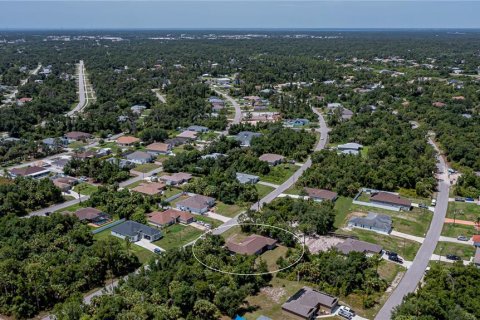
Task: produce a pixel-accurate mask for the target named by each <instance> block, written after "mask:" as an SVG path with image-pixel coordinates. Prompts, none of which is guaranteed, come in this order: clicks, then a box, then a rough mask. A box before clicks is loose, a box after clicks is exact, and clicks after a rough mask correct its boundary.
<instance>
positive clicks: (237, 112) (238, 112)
mask: <svg viewBox="0 0 480 320" xmlns="http://www.w3.org/2000/svg"><path fill="white" fill-rule="evenodd" d="M213 91H215V92H216V93H217V94H218V95H220V96H222V97H224V98H225V99H227V100H228V101H229V102H230V103H231V104H232V105H233V107H234V108H235V117H234V118H233V121H232V122H231V124H239V123H240V121H242V109H241V108H240V105H239V104H238V102H237V101H236V100H235V99H233V98H232V97H231V96H229V95H228V94H226V93H223V92H221V91H220V90H218V89H216V88H213Z"/></svg>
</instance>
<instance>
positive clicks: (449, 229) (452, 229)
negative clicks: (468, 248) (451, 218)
mask: <svg viewBox="0 0 480 320" xmlns="http://www.w3.org/2000/svg"><path fill="white" fill-rule="evenodd" d="M474 234H476V231H475V227H473V226H466V225H462V224H458V223H456V224H453V223H445V224H444V225H443V229H442V236H445V237H452V238H456V237H458V236H467V237H471V236H473V235H474Z"/></svg>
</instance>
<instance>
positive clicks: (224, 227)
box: [212, 108, 329, 235]
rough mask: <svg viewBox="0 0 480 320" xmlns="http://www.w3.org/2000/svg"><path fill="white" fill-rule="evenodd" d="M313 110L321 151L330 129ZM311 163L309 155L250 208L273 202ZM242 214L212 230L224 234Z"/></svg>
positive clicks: (257, 207)
mask: <svg viewBox="0 0 480 320" xmlns="http://www.w3.org/2000/svg"><path fill="white" fill-rule="evenodd" d="M312 110H313V112H314V113H315V114H316V115H317V116H318V122H319V124H320V128H319V129H317V130H316V131H317V132H320V140H319V141H318V142H317V144H316V145H315V148H314V151H320V150H322V149H323V148H325V145H326V144H327V141H328V131H329V129H328V127H327V124H326V122H325V119H324V118H323V115H322V114H321V113H320V112H319V111H318V110H316V109H315V108H312ZM311 165H312V160H311V159H310V157H309V158H308V159H307V161H305V163H304V164H303V165H302V166H301V167H300V168H299V169H298V170H297V171H295V173H294V174H293V175H292V176H291V177H290V178H288V179H287V181H285V182H284V183H282V184H281V185H280V186H278V187H277V188H276V189H275V190H273V191H272V192H270V193H269V194H267V195H266V196H265V197H263V198H262V199H260V200H259V201H258V202H256V203H254V204H253V205H252V206H251V207H250V209H252V210H260V208H261V207H262V205H263V204H265V203H270V202H272V201H273V200H274V199H275V198H277V197H278V196H279V195H281V194H282V193H283V192H285V190H287V189H289V188H290V187H291V186H293V185H294V184H295V183H296V182H297V181H298V179H299V178H300V177H301V176H302V174H303V173H304V172H305V170H307V169H308V168H310V166H311ZM240 214H241V213H240ZM240 214H238V215H236V216H235V217H233V218H232V219H230V220H229V221H227V222H225V223H223V224H222V225H221V226H219V227H218V228H217V229H214V230H213V231H212V233H213V234H215V235H218V234H222V233H224V232H225V231H227V230H228V229H230V228H231V227H233V226H235V225H236V224H237V223H238V217H239V216H240Z"/></svg>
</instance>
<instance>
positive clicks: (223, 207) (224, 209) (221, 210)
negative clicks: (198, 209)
mask: <svg viewBox="0 0 480 320" xmlns="http://www.w3.org/2000/svg"><path fill="white" fill-rule="evenodd" d="M215 208H216V209H215V212H216V213H218V214H221V215H222V216H226V217H230V218H233V217H235V216H236V215H237V214H239V213H240V212H242V211H244V210H245V208H243V207H240V206H237V205H236V204H231V205H230V204H225V203H223V202H221V201H217V202H216V204H215Z"/></svg>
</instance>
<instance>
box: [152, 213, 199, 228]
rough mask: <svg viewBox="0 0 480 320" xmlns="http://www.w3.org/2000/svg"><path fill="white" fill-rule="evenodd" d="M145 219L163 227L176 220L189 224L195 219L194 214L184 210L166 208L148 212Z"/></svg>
mask: <svg viewBox="0 0 480 320" xmlns="http://www.w3.org/2000/svg"><path fill="white" fill-rule="evenodd" d="M147 220H148V222H149V223H150V224H153V225H155V226H158V227H161V228H163V227H166V226H169V225H172V224H175V223H177V222H179V223H183V224H190V223H192V222H194V221H195V216H194V215H193V214H191V213H189V212H186V211H178V210H174V209H167V210H165V211H157V212H152V213H149V214H148V218H147Z"/></svg>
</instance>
